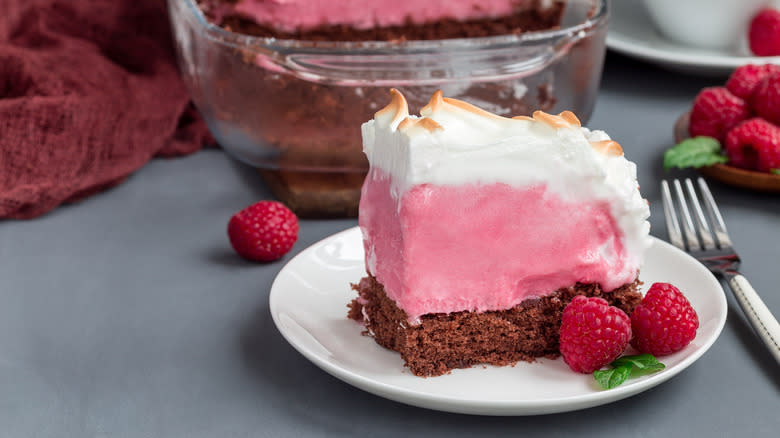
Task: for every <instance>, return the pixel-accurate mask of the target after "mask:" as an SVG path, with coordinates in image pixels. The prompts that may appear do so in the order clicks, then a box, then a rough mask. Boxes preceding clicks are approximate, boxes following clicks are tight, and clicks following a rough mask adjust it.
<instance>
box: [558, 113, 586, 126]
mask: <svg viewBox="0 0 780 438" xmlns="http://www.w3.org/2000/svg"><path fill="white" fill-rule="evenodd" d="M558 117H560V118H562V119H563V120H566V121H567V122H569V124H570V125H573V126H582V123H580V119H578V118H577V116H576V115H575V114H574V113H573V112H571V111H568V110H567V111H564V112H562V113H560V114H558Z"/></svg>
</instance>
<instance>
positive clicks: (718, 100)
mask: <svg viewBox="0 0 780 438" xmlns="http://www.w3.org/2000/svg"><path fill="white" fill-rule="evenodd" d="M749 116H750V110H749V109H748V106H747V103H746V102H745V101H744V100H742V99H740V98H739V97H737V96H735V95H733V94H731V92H729V90H727V89H726V88H725V87H709V88H705V89H703V90H701V91H700V92H699V94H698V95H697V96H696V99H694V101H693V108H692V109H691V121H690V125H689V131H690V134H691V137H696V136H699V135H703V136H707V137H713V138H716V139H718V141H720V142H723V139H724V138H725V137H726V132H728V131H729V130H730V129H731V128H733V127H734V126H736V125H737V124H738V123H739V122H741V121H743V120H745V119H747V118H748V117H749Z"/></svg>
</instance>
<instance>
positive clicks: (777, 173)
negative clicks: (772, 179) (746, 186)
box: [770, 169, 780, 175]
mask: <svg viewBox="0 0 780 438" xmlns="http://www.w3.org/2000/svg"><path fill="white" fill-rule="evenodd" d="M770 172H772V173H774V174H775V175H780V169H772V170H770Z"/></svg>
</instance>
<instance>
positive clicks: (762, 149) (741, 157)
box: [724, 117, 780, 172]
mask: <svg viewBox="0 0 780 438" xmlns="http://www.w3.org/2000/svg"><path fill="white" fill-rule="evenodd" d="M724 147H725V149H726V155H728V157H729V164H731V165H732V166H735V167H741V168H743V169H750V170H758V171H761V172H770V171H772V170H773V169H780V127H778V126H776V125H774V124H772V123H769V122H767V121H766V120H764V119H762V118H760V117H755V118H752V119H750V120H746V121H744V122H742V123H740V124H739V125H737V126H736V127H735V128H734V129H732V130H731V131H729V133H728V134H727V135H726V143H725V146H724Z"/></svg>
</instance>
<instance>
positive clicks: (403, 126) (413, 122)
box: [397, 117, 444, 133]
mask: <svg viewBox="0 0 780 438" xmlns="http://www.w3.org/2000/svg"><path fill="white" fill-rule="evenodd" d="M415 126H419V127H421V128H423V129H425V130H426V131H428V132H431V133H433V132H436V131H437V130H439V129H444V127H443V126H441V125H440V124H438V123H436V121H435V120H433V119H431V118H428V117H422V118H412V117H407V118H405V119H403V121H401V123H399V124H398V128H397V129H398V130H399V131H401V132H406V131H407V130H409V129H412V128H414V127H415Z"/></svg>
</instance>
